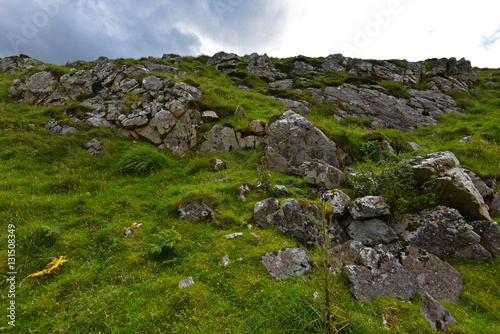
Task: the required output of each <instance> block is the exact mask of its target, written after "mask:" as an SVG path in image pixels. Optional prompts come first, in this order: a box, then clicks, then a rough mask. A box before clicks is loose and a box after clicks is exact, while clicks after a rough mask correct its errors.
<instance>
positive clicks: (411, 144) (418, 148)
mask: <svg viewBox="0 0 500 334" xmlns="http://www.w3.org/2000/svg"><path fill="white" fill-rule="evenodd" d="M406 149H408V150H410V151H421V150H422V147H421V146H420V145H418V144H417V143H415V142H412V141H409V142H407V143H406Z"/></svg>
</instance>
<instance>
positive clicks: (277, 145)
mask: <svg viewBox="0 0 500 334" xmlns="http://www.w3.org/2000/svg"><path fill="white" fill-rule="evenodd" d="M266 133H267V138H266V144H267V147H266V150H265V154H264V157H263V158H262V162H263V164H264V165H266V166H267V168H268V169H271V170H274V171H277V172H281V173H290V174H296V175H299V171H298V168H299V167H300V165H301V164H302V163H304V162H307V161H312V160H313V159H319V160H322V161H324V162H325V163H327V164H329V165H331V166H334V167H338V166H339V163H338V159H337V156H336V149H337V148H336V145H335V143H334V142H333V141H331V140H330V139H329V138H328V137H327V136H326V135H325V134H324V133H323V132H321V130H319V129H318V128H317V127H315V126H314V125H313V124H312V123H311V122H309V121H308V120H307V119H305V118H304V117H302V116H300V115H298V114H296V113H294V112H293V111H291V110H289V111H287V112H285V113H284V114H282V115H281V116H280V117H279V119H278V120H276V121H275V122H272V123H268V124H267V126H266Z"/></svg>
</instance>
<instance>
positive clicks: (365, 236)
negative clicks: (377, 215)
mask: <svg viewBox="0 0 500 334" xmlns="http://www.w3.org/2000/svg"><path fill="white" fill-rule="evenodd" d="M347 233H348V234H349V236H350V237H351V238H352V239H354V240H358V241H360V242H361V243H362V244H363V245H365V246H371V247H373V246H376V245H379V244H388V243H391V242H392V241H394V240H396V239H397V238H398V236H397V235H396V233H395V232H394V230H393V229H392V228H391V227H390V226H389V225H388V224H387V223H386V222H385V221H383V220H380V219H371V220H368V221H362V220H354V221H352V222H351V224H349V227H348V228H347Z"/></svg>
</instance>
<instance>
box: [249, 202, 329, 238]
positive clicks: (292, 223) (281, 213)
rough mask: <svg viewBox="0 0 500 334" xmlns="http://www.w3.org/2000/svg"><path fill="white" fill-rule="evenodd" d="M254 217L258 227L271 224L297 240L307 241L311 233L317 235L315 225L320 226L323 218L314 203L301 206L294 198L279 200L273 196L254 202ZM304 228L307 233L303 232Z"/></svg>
mask: <svg viewBox="0 0 500 334" xmlns="http://www.w3.org/2000/svg"><path fill="white" fill-rule="evenodd" d="M302 210H304V211H302ZM254 219H255V223H256V224H257V225H258V226H260V227H271V226H272V227H275V228H276V229H277V230H278V231H280V232H281V233H283V234H286V235H288V236H290V237H292V238H294V239H295V240H297V241H300V242H302V243H309V242H311V235H314V236H318V234H319V231H318V227H317V226H322V219H323V218H322V216H321V212H320V210H319V208H318V207H317V206H316V205H308V206H307V207H304V208H303V207H302V206H301V204H300V202H299V201H298V200H296V199H286V200H283V201H281V202H279V201H278V200H277V199H275V198H268V199H266V200H264V201H261V202H257V203H255V206H254ZM306 230H308V231H309V233H305V231H306Z"/></svg>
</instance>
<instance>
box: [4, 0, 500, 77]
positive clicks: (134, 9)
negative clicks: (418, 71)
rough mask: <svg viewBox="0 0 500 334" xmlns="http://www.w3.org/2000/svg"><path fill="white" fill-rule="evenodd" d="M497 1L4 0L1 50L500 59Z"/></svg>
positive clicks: (486, 62) (497, 63)
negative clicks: (219, 52) (338, 54)
mask: <svg viewBox="0 0 500 334" xmlns="http://www.w3.org/2000/svg"><path fill="white" fill-rule="evenodd" d="M499 13H500V1H498V0H476V1H473V2H471V1H456V0H144V1H137V0H136V1H133V0H105V1H104V0H21V1H17V0H0V57H5V56H10V55H16V54H19V53H24V54H27V55H29V56H31V57H34V58H37V59H40V60H43V61H45V62H50V63H55V64H64V63H66V62H67V61H75V60H95V59H97V58H98V57H99V56H106V57H108V58H121V57H123V58H140V57H143V56H161V55H163V54H164V53H178V54H181V55H193V56H197V55H200V54H207V55H212V54H214V53H216V52H218V51H221V50H224V51H226V52H235V53H237V54H239V55H245V54H250V53H253V52H258V53H260V54H263V53H267V54H268V55H269V56H274V57H292V56H297V55H305V56H328V55H329V54H334V53H342V54H343V55H345V56H350V57H358V58H369V59H407V60H412V61H417V60H424V59H427V58H440V57H456V58H462V57H465V58H466V59H469V60H471V62H472V65H473V66H478V67H490V68H500V16H499Z"/></svg>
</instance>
